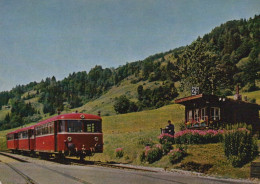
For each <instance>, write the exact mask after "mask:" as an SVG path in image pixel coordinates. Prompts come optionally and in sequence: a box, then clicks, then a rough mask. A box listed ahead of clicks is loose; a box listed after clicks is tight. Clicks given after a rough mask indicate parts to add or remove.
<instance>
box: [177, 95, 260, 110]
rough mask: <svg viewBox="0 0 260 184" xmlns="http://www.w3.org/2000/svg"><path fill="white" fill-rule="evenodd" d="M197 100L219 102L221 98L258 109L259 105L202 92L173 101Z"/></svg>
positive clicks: (185, 102) (181, 102)
mask: <svg viewBox="0 0 260 184" xmlns="http://www.w3.org/2000/svg"><path fill="white" fill-rule="evenodd" d="M223 99H225V100H224V101H223ZM199 100H207V101H209V102H211V101H215V102H216V101H218V102H221V100H222V102H227V103H232V104H239V105H249V106H255V107H257V108H258V109H260V105H258V104H255V103H250V102H247V101H242V100H233V99H231V98H223V97H219V96H216V95H207V94H203V93H202V94H198V95H194V96H188V97H184V98H180V99H177V100H175V103H177V104H183V105H184V104H187V103H189V102H196V101H199Z"/></svg>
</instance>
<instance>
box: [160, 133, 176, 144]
mask: <svg viewBox="0 0 260 184" xmlns="http://www.w3.org/2000/svg"><path fill="white" fill-rule="evenodd" d="M158 138H159V142H160V143H161V144H166V143H170V144H173V143H174V136H173V135H171V134H167V133H163V134H161V135H159V137H158Z"/></svg>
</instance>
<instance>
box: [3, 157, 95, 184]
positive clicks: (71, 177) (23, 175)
mask: <svg viewBox="0 0 260 184" xmlns="http://www.w3.org/2000/svg"><path fill="white" fill-rule="evenodd" d="M0 155H3V156H5V157H9V158H11V159H14V160H17V161H19V162H28V161H26V160H23V159H21V158H18V157H15V156H13V155H11V153H3V152H0ZM0 162H1V160H0ZM2 163H4V164H5V165H7V166H8V167H10V168H11V169H12V170H14V171H15V172H16V173H18V174H19V175H20V176H22V177H23V178H24V179H25V181H26V182H27V183H29V184H38V182H36V181H35V180H33V179H32V178H31V177H30V176H28V175H26V174H25V173H24V172H22V171H21V170H20V169H18V168H16V167H14V166H12V165H11V164H9V163H6V162H2ZM33 164H35V165H37V166H38V167H41V168H44V169H47V170H50V171H52V172H54V173H57V174H59V175H62V176H64V177H66V178H70V179H72V180H74V181H77V182H80V183H83V184H91V183H90V182H87V181H85V180H82V179H80V178H77V177H74V176H72V175H68V174H65V173H63V172H59V171H57V170H54V169H51V168H48V167H47V166H44V165H40V164H37V163H33Z"/></svg>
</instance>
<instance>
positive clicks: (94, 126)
mask: <svg viewBox="0 0 260 184" xmlns="http://www.w3.org/2000/svg"><path fill="white" fill-rule="evenodd" d="M84 132H102V129H101V121H99V120H85V121H84Z"/></svg>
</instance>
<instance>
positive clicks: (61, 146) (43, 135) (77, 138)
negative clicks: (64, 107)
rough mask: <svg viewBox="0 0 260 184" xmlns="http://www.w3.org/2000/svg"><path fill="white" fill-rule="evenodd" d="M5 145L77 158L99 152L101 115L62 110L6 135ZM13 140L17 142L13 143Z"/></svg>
mask: <svg viewBox="0 0 260 184" xmlns="http://www.w3.org/2000/svg"><path fill="white" fill-rule="evenodd" d="M16 134H17V142H18V143H16V142H15V139H10V140H8V141H7V142H8V149H11V150H13V149H17V150H22V151H34V152H39V153H41V154H42V153H45V154H53V153H54V154H60V155H76V156H80V157H81V158H82V157H84V156H90V155H93V154H94V153H102V152H103V133H102V119H101V118H100V117H99V116H95V115H91V114H83V113H71V114H62V115H58V116H55V117H53V118H49V119H47V120H44V121H42V122H39V123H37V124H36V125H34V126H31V127H26V128H22V129H19V130H16V131H14V132H11V133H9V134H8V135H7V139H8V138H9V137H14V136H15V135H16ZM16 144H17V145H18V146H16Z"/></svg>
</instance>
